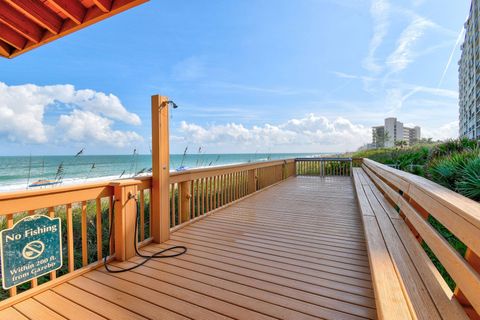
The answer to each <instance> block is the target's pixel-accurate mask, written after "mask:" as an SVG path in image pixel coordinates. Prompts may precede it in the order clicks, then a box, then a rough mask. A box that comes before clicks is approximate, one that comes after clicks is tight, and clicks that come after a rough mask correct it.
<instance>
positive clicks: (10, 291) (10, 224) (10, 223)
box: [7, 214, 17, 297]
mask: <svg viewBox="0 0 480 320" xmlns="http://www.w3.org/2000/svg"><path fill="white" fill-rule="evenodd" d="M11 227H13V214H7V228H8V229H10V228H11ZM8 294H9V295H10V297H13V296H16V295H17V287H12V288H10V289H8Z"/></svg>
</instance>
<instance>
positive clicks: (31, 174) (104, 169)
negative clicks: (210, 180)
mask: <svg viewBox="0 0 480 320" xmlns="http://www.w3.org/2000/svg"><path fill="white" fill-rule="evenodd" d="M315 155H320V154H312V153H304V154H293V153H292V154H278V153H277V154H259V153H256V154H195V155H186V156H183V155H171V156H170V170H176V169H177V168H179V167H181V166H184V167H186V168H197V167H209V166H219V165H226V164H237V163H247V162H256V161H268V160H276V159H287V158H295V157H309V156H315ZM151 167H152V160H151V155H135V156H134V155H109V156H93V155H80V156H78V157H74V156H32V157H29V156H21V157H0V192H2V191H3V192H4V191H9V190H19V189H26V188H27V186H28V185H29V184H31V183H33V182H36V181H38V180H41V179H47V180H49V179H52V180H53V179H58V180H59V181H61V183H62V184H72V183H82V182H87V181H88V182H90V181H96V180H106V179H115V178H120V177H122V178H125V177H132V176H135V175H142V174H148V172H149V170H150V169H151ZM59 168H60V169H59ZM57 173H58V175H57Z"/></svg>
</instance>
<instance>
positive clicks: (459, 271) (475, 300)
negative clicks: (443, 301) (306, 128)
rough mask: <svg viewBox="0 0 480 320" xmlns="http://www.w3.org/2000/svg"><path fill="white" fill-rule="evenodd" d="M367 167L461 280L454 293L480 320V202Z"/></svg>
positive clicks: (409, 176)
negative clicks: (453, 242) (460, 249)
mask: <svg viewBox="0 0 480 320" xmlns="http://www.w3.org/2000/svg"><path fill="white" fill-rule="evenodd" d="M363 169H364V170H365V171H366V173H367V174H368V175H369V176H370V178H371V179H372V181H373V182H374V183H375V184H376V186H377V187H378V188H379V190H381V191H382V193H383V194H384V196H385V197H387V199H388V200H389V201H390V202H391V203H392V204H393V205H394V207H396V208H397V210H398V212H399V213H400V216H401V217H402V218H403V219H404V220H405V221H406V223H407V225H408V226H409V228H410V230H411V231H412V232H413V234H414V235H415V237H416V238H417V239H418V241H419V243H420V244H423V243H424V244H426V245H427V246H428V247H429V248H430V249H431V250H432V252H433V253H434V254H435V257H436V258H437V259H438V260H439V261H440V263H441V264H442V265H443V267H444V268H445V269H446V271H447V272H448V274H449V275H450V276H451V278H452V279H453V280H454V281H455V284H456V287H455V289H454V294H455V296H456V297H457V299H458V301H459V302H460V303H461V304H462V305H463V306H464V308H465V310H466V312H467V314H469V315H470V317H471V318H472V319H478V317H479V316H478V314H480V204H478V203H477V202H475V201H473V200H470V199H468V198H466V197H464V196H462V195H460V194H457V193H455V192H453V191H451V190H448V189H446V188H444V187H442V186H440V185H438V184H436V183H433V182H431V181H429V180H427V179H424V178H422V177H419V176H415V175H413V174H409V173H406V172H403V171H400V170H395V169H393V168H390V167H388V166H385V165H381V164H379V163H377V162H374V161H372V160H369V159H365V160H364V164H363ZM431 218H434V219H435V220H436V221H438V222H439V223H440V224H442V225H443V226H444V227H445V228H446V229H448V231H449V232H450V233H451V234H453V235H454V236H455V237H457V238H458V239H459V240H461V241H462V242H463V243H464V244H465V246H466V247H467V249H466V252H465V254H464V255H463V256H462V255H461V254H460V253H459V252H458V251H457V250H456V249H455V248H454V247H453V246H452V245H451V244H450V243H449V241H448V240H447V239H446V238H445V237H443V236H442V235H441V234H440V233H439V232H437V230H436V229H435V228H434V227H433V226H432V224H431V223H429V220H431ZM440 280H441V281H443V279H440ZM443 287H446V286H445V285H444V286H443ZM446 289H447V290H448V288H446Z"/></svg>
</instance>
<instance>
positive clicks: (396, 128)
mask: <svg viewBox="0 0 480 320" xmlns="http://www.w3.org/2000/svg"><path fill="white" fill-rule="evenodd" d="M420 138H421V129H420V127H418V126H417V127H414V128H407V127H405V126H404V125H403V123H402V122H400V121H397V118H387V119H385V124H384V125H383V126H377V127H373V128H372V144H371V146H372V147H373V148H384V147H386V148H389V147H393V146H395V145H396V144H397V142H399V141H405V142H406V144H407V145H413V144H415V143H416V142H417V141H419V140H420Z"/></svg>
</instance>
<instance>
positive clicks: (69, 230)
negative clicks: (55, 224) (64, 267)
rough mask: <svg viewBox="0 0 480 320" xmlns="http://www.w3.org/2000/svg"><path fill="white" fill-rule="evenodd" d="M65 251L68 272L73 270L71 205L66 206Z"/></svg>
mask: <svg viewBox="0 0 480 320" xmlns="http://www.w3.org/2000/svg"><path fill="white" fill-rule="evenodd" d="M67 251H68V272H73V271H74V270H75V265H74V263H75V261H74V258H75V257H74V252H73V213H72V204H71V203H69V204H67Z"/></svg>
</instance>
